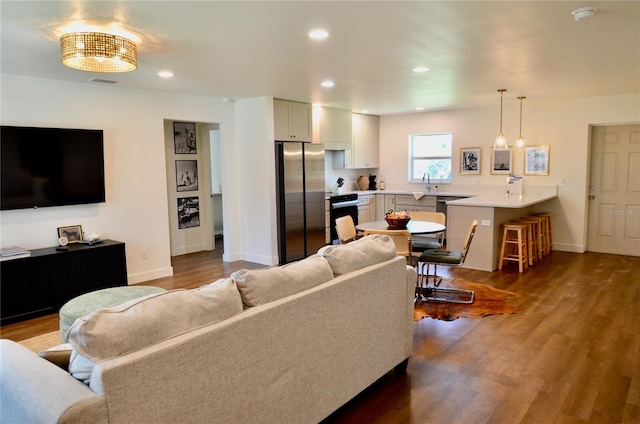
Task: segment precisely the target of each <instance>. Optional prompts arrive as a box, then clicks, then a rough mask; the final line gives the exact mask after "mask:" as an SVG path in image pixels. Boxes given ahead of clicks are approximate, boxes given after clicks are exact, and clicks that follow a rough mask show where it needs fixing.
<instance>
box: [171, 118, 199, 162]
mask: <svg viewBox="0 0 640 424" xmlns="http://www.w3.org/2000/svg"><path fill="white" fill-rule="evenodd" d="M173 144H174V146H175V152H176V154H177V155H180V154H189V155H195V154H196V153H198V150H197V148H196V124H195V122H174V123H173Z"/></svg>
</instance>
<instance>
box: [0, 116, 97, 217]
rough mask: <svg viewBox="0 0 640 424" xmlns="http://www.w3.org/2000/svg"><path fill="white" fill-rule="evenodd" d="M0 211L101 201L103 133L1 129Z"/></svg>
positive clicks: (0, 127)
mask: <svg viewBox="0 0 640 424" xmlns="http://www.w3.org/2000/svg"><path fill="white" fill-rule="evenodd" d="M0 162H1V167H0V178H1V180H0V186H1V190H2V193H1V196H0V209H2V210H9V209H25V208H38V207H45V206H63V205H79V204H87V203H100V202H104V201H105V195H104V149H103V136H102V130H85V129H66V128H30V127H12V126H0Z"/></svg>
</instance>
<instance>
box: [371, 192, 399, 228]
mask: <svg viewBox="0 0 640 424" xmlns="http://www.w3.org/2000/svg"><path fill="white" fill-rule="evenodd" d="M390 210H396V195H395V194H376V216H375V219H374V221H382V220H383V219H384V215H385V214H386V213H387V212H388V211H390Z"/></svg>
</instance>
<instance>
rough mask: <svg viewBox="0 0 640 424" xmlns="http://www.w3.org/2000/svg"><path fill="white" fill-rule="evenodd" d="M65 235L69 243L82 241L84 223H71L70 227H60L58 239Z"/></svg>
mask: <svg viewBox="0 0 640 424" xmlns="http://www.w3.org/2000/svg"><path fill="white" fill-rule="evenodd" d="M61 237H64V238H66V239H67V243H78V242H79V241H82V240H83V238H82V225H70V226H68V227H58V239H60V238H61Z"/></svg>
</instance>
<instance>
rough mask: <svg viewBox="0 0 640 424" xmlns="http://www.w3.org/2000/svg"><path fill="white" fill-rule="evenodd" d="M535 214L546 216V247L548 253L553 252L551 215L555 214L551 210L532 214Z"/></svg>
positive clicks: (541, 216)
mask: <svg viewBox="0 0 640 424" xmlns="http://www.w3.org/2000/svg"><path fill="white" fill-rule="evenodd" d="M532 215H533V216H536V217H540V218H544V220H545V225H546V231H545V234H544V241H545V248H546V251H547V254H549V253H551V252H553V237H552V235H551V217H552V216H553V214H552V213H551V212H536V213H534V214H532Z"/></svg>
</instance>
